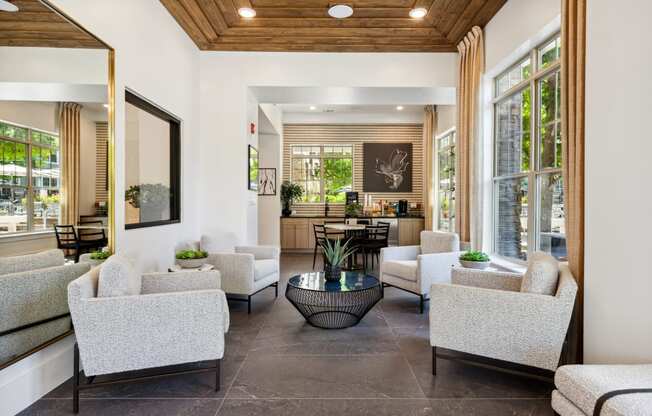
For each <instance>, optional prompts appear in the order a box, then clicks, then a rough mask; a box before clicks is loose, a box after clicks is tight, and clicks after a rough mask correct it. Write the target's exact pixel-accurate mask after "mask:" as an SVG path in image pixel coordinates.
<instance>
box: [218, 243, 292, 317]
mask: <svg viewBox="0 0 652 416" xmlns="http://www.w3.org/2000/svg"><path fill="white" fill-rule="evenodd" d="M234 251H235V252H234V253H211V254H209V255H208V259H207V261H206V262H207V263H209V264H212V265H213V266H215V268H216V269H217V270H219V271H220V273H221V274H222V289H223V290H224V291H225V292H226V293H227V294H229V295H231V294H233V295H243V296H246V299H240V298H230V299H232V300H244V301H246V302H247V311H248V313H251V297H252V296H253V295H255V294H256V293H258V292H260V291H262V290H264V289H267V288H268V287H274V289H275V294H276V296H278V281H279V257H280V253H281V252H280V250H279V249H278V248H277V247H266V246H257V247H246V246H238V247H235V250H234Z"/></svg>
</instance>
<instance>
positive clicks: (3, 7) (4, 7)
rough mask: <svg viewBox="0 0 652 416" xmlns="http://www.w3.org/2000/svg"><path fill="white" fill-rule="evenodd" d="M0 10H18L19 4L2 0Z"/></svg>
mask: <svg viewBox="0 0 652 416" xmlns="http://www.w3.org/2000/svg"><path fill="white" fill-rule="evenodd" d="M0 11H3V12H17V11H18V6H16V5H15V4H11V3H9V2H8V1H7V0H0Z"/></svg>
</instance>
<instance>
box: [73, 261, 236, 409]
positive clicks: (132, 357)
mask: <svg viewBox="0 0 652 416" xmlns="http://www.w3.org/2000/svg"><path fill="white" fill-rule="evenodd" d="M68 303H69V305H70V313H71V315H72V321H73V324H74V326H75V336H76V338H77V343H76V344H75V357H74V365H75V368H74V377H75V382H74V385H73V409H74V411H75V412H77V411H78V409H79V390H82V389H88V388H94V387H100V386H103V385H107V383H109V384H111V383H117V381H107V382H92V381H93V378H94V376H96V375H103V374H112V373H119V372H125V371H131V370H139V369H146V368H154V367H164V366H170V365H176V364H184V363H195V362H200V361H213V360H216V365H215V366H210V367H192V368H190V369H184V370H178V371H168V372H166V373H162V374H154V375H151V376H142V377H138V378H137V379H133V378H121V379H120V380H121V381H120V382H122V381H135V380H139V381H141V380H145V379H149V378H154V377H160V376H165V375H171V374H179V373H184V374H187V373H200V372H214V373H216V386H215V389H216V390H219V388H220V362H221V359H222V357H223V356H224V334H225V333H226V332H227V331H228V329H229V309H228V305H227V303H226V297H225V295H224V292H223V291H222V290H220V275H219V273H218V272H216V271H208V272H199V271H197V272H178V273H150V274H143V275H141V274H140V273H138V272H137V271H135V270H134V269H133V267H132V266H131V264H130V263H129V262H128V260H126V259H125V258H122V257H120V256H117V255H114V256H112V257H110V258H109V259H108V260H107V261H106V262H104V263H103V264H102V265H101V266H100V267H96V268H94V269H92V270H91V271H90V272H88V273H86V274H85V275H83V276H82V277H80V278H78V279H77V280H75V281H73V282H71V283H70V285H69V286H68ZM80 358H81V362H82V364H83V368H84V374H85V376H86V377H90V378H89V382H88V383H84V384H81V383H80V380H79V379H80V377H79V360H80Z"/></svg>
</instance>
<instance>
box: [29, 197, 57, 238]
mask: <svg viewBox="0 0 652 416" xmlns="http://www.w3.org/2000/svg"><path fill="white" fill-rule="evenodd" d="M33 192H34V193H33V197H34V214H33V217H32V230H33V231H39V230H48V229H52V227H53V226H54V225H55V224H58V223H59V190H57V189H34V191H33Z"/></svg>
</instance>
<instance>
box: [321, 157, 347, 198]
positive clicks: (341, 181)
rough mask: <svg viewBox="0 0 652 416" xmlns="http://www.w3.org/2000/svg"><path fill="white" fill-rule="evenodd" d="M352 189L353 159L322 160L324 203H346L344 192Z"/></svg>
mask: <svg viewBox="0 0 652 416" xmlns="http://www.w3.org/2000/svg"><path fill="white" fill-rule="evenodd" d="M352 188H353V159H325V160H324V196H325V198H326V202H329V203H344V202H346V192H348V191H351V190H352Z"/></svg>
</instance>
